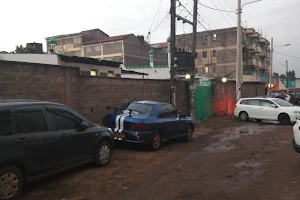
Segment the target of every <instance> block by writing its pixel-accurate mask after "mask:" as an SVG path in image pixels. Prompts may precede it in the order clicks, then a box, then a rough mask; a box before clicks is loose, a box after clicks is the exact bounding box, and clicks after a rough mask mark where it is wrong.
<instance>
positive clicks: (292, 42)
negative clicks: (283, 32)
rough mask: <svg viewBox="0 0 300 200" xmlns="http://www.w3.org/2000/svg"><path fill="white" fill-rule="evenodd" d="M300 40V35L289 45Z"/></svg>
mask: <svg viewBox="0 0 300 200" xmlns="http://www.w3.org/2000/svg"><path fill="white" fill-rule="evenodd" d="M299 38H300V35H299V36H298V37H296V38H295V39H294V40H293V41H292V42H291V43H290V44H292V43H294V42H295V41H296V40H298V39H299Z"/></svg>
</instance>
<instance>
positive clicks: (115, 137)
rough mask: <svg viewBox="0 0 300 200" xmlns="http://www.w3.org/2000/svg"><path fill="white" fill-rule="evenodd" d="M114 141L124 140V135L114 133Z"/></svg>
mask: <svg viewBox="0 0 300 200" xmlns="http://www.w3.org/2000/svg"><path fill="white" fill-rule="evenodd" d="M113 135H114V139H115V140H122V139H124V138H125V134H124V133H114V134H113Z"/></svg>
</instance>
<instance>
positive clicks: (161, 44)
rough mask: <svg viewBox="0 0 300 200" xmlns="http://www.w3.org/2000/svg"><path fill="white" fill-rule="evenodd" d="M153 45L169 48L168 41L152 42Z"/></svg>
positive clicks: (154, 46)
mask: <svg viewBox="0 0 300 200" xmlns="http://www.w3.org/2000/svg"><path fill="white" fill-rule="evenodd" d="M151 46H152V47H153V48H167V47H168V43H167V42H161V43H155V44H151Z"/></svg>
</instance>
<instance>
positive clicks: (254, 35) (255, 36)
mask: <svg viewBox="0 0 300 200" xmlns="http://www.w3.org/2000/svg"><path fill="white" fill-rule="evenodd" d="M249 36H250V37H252V38H259V37H260V34H259V33H257V32H254V33H253V34H251V35H249Z"/></svg>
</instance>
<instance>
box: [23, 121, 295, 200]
mask: <svg viewBox="0 0 300 200" xmlns="http://www.w3.org/2000/svg"><path fill="white" fill-rule="evenodd" d="M291 140H292V126H280V125H277V124H266V123H255V122H247V123H242V122H237V121H235V120H232V119H226V118H221V117H214V118H212V119H210V120H206V121H202V122H200V123H199V128H198V130H197V131H196V133H195V135H194V140H193V141H192V142H190V143H183V142H178V141H176V142H171V143H169V144H166V145H165V146H164V147H163V148H162V149H161V150H160V151H158V152H149V151H147V150H144V149H142V148H139V147H133V146H129V145H121V147H119V148H118V149H117V150H116V152H115V154H114V155H113V158H112V161H111V163H110V165H109V166H107V167H106V168H100V169H96V168H93V166H91V165H86V166H83V167H79V168H77V169H75V170H71V171H69V172H66V173H62V174H59V175H56V176H54V177H51V178H48V179H46V180H43V181H40V182H37V183H34V184H31V185H30V186H29V187H28V189H27V191H26V192H25V193H24V195H23V196H21V197H20V199H22V200H33V199H39V200H48V199H49V200H62V199H64V200H85V199H86V200H90V199H91V200H93V199H95V200H98V199H101V200H104V199H108V200H119V199H120V200H140V199H142V200H148V199H149V200H150V199H155V200H160V199H161V200H169V199H170V200H179V199H186V200H191V199H201V200H202V199H209V200H221V199H222V200H226V199H230V200H231V199H233V200H238V199H243V200H248V199H249V200H253V199H255V200H260V199H266V200H267V199H268V200H269V199H272V200H277V199H278V200H298V199H300V190H299V189H298V188H299V187H300V154H296V153H295V152H294V150H293V149H292V145H291Z"/></svg>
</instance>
